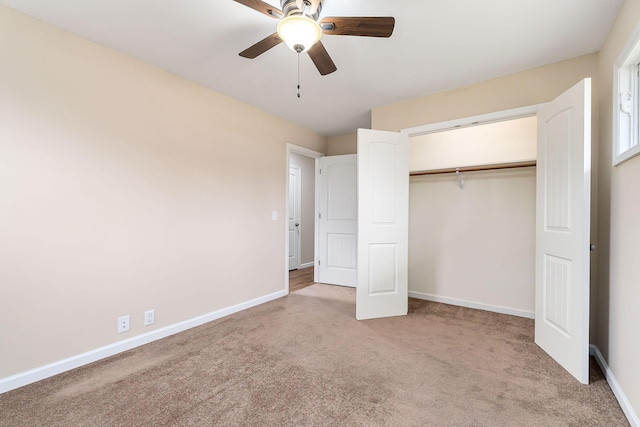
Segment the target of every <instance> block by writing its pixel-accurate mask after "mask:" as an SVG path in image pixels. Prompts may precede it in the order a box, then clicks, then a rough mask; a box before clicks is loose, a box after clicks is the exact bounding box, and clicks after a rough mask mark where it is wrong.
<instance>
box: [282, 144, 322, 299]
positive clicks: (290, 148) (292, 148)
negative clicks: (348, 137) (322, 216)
mask: <svg viewBox="0 0 640 427" xmlns="http://www.w3.org/2000/svg"><path fill="white" fill-rule="evenodd" d="M291 153H297V154H302V155H303V156H307V157H311V158H314V159H318V158H320V157H324V154H322V153H320V152H318V151H313V150H310V149H308V148H304V147H300V146H299V145H295V144H291V143H289V142H287V158H286V163H287V164H286V166H287V171H286V173H285V187H284V188H285V194H284V196H285V201H286V203H285V204H284V205H285V208H284V214H285V216H284V217H285V221H284V271H285V272H286V273H285V275H284V290H285V292H287V293H288V292H289V162H290V159H289V154H291ZM316 164H317V161H316ZM315 191H316V198H317V182H316V190H315ZM316 203H317V200H316ZM316 222H317V219H316V220H315V221H314V245H315V244H317V240H318V236H317V230H318V225H317V224H316ZM315 253H317V248H316V247H314V257H315ZM316 271H317V270H316Z"/></svg>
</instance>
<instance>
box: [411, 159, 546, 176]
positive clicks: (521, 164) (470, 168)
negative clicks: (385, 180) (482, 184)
mask: <svg viewBox="0 0 640 427" xmlns="http://www.w3.org/2000/svg"><path fill="white" fill-rule="evenodd" d="M535 165H536V161H535V160H531V161H527V162H514V163H496V164H494V165H482V166H465V167H460V168H446V169H434V170H430V171H416V172H410V173H409V176H420V175H438V174H443V173H456V172H476V171H491V170H498V169H515V168H528V167H531V166H535Z"/></svg>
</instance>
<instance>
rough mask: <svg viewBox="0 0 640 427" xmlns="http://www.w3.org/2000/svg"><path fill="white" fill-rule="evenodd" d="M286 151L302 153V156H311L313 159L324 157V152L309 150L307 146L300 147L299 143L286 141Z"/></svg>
mask: <svg viewBox="0 0 640 427" xmlns="http://www.w3.org/2000/svg"><path fill="white" fill-rule="evenodd" d="M287 153H298V154H302V155H303V156H307V157H312V158H314V159H317V158H319V157H324V154H322V153H320V152H318V151H313V150H309V149H308V148H304V147H300V146H299V145H295V144H291V143H287ZM287 163H288V162H287Z"/></svg>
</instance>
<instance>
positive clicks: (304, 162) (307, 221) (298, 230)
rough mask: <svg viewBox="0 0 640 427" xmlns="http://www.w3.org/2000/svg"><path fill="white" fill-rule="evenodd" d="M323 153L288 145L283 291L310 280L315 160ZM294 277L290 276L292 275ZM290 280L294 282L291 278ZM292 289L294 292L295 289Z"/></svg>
mask: <svg viewBox="0 0 640 427" xmlns="http://www.w3.org/2000/svg"><path fill="white" fill-rule="evenodd" d="M323 156H324V155H323V154H322V153H319V152H317V151H313V150H309V149H307V148H304V147H300V146H297V145H294V144H287V186H286V192H287V194H286V200H287V206H286V218H287V221H286V223H287V225H286V239H285V255H286V256H285V263H286V271H287V272H289V273H288V274H287V275H286V284H285V289H287V290H288V291H289V292H291V291H292V289H291V286H290V280H293V281H294V282H295V283H297V285H296V286H298V287H299V283H298V282H300V280H302V282H304V283H306V284H308V283H307V282H308V281H306V279H305V278H306V277H308V276H309V275H310V276H311V277H313V269H314V259H315V240H316V235H315V234H316V232H315V218H314V216H315V205H316V194H315V193H316V190H315V174H316V172H315V168H316V167H315V161H316V159H318V158H320V157H323ZM292 275H293V276H292ZM291 277H293V279H291ZM294 290H295V289H294Z"/></svg>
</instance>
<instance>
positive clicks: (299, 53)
mask: <svg viewBox="0 0 640 427" xmlns="http://www.w3.org/2000/svg"><path fill="white" fill-rule="evenodd" d="M298 98H300V53H299V52H298Z"/></svg>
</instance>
